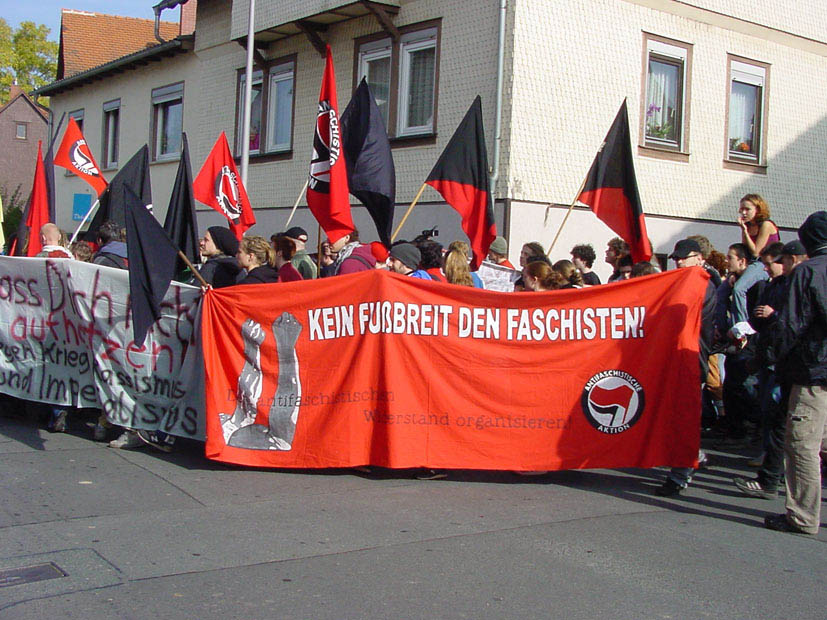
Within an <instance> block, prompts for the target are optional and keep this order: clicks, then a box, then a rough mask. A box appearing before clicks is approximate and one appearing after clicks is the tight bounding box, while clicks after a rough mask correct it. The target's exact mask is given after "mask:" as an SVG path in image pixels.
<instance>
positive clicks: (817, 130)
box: [503, 0, 827, 258]
mask: <svg viewBox="0 0 827 620" xmlns="http://www.w3.org/2000/svg"><path fill="white" fill-rule="evenodd" d="M642 4H643V3H638V2H634V1H631V0H630V1H621V0H618V1H615V2H605V0H576V1H575V0H572V1H566V2H550V1H549V2H539V1H531V0H515V2H514V5H515V9H514V10H515V12H516V13H515V23H516V28H515V34H514V48H513V51H514V63H513V78H512V83H511V84H510V88H509V90H508V92H507V94H506V97H505V100H506V102H507V105H508V115H507V119H508V120H507V123H506V127H507V128H508V145H507V151H508V153H509V154H508V166H507V168H506V169H505V170H504V172H503V174H505V175H506V178H507V189H506V191H507V193H508V196H509V197H510V198H512V199H514V200H515V201H518V203H516V204H514V205H513V206H512V209H511V212H510V217H509V231H508V232H509V236H510V238H511V240H512V246H516V250H514V249H513V248H512V256H514V255H515V253H519V245H521V244H522V243H523V242H525V241H529V240H534V239H538V240H540V241H541V242H545V243H546V244H547V243H548V242H550V240H551V239H552V238H553V236H554V234H555V232H556V230H557V226H558V225H559V223H560V221H562V218H563V215H564V213H565V208H556V209H552V212H551V214H550V216H549V218H548V224H547V225H545V226H544V224H543V220H544V214H545V204H547V203H557V204H560V205H567V204H569V203H570V202H571V200H572V199H573V198H574V196H575V194H576V193H577V190H578V188H579V187H580V183H581V182H582V180H583V178H584V176H585V174H586V172H587V170H588V168H589V166H590V165H591V161H592V159H593V158H594V155H595V153H596V151H597V149H598V147H599V146H600V144H601V142H602V140H603V138H604V136H605V133H606V131H607V130H608V128H609V126H610V124H611V122H612V119H613V118H614V115H615V113H616V112H617V109H618V106H619V105H620V103H621V102H622V101H623V99H624V98H626V99H627V101H628V108H629V117H630V124H631V134H632V142H633V148H634V149H635V167H636V171H637V179H638V185H639V188H640V194H641V201H642V203H643V208H644V211H645V212H646V213H647V215H650V214H651V216H653V217H654V216H661V217H666V218H679V219H680V220H682V221H683V222H687V220H702V222H694V223H693V224H692V225H691V226H688V225H684V226H683V227H679V228H680V231H679V232H680V233H681V234H692V233H693V232H700V233H701V234H703V233H704V231H709V230H713V229H715V228H716V225H715V224H714V223H709V224H707V223H705V222H709V221H711V222H728V223H733V224H732V226H731V233H730V235H729V237H728V239H729V241H728V242H729V243H732V242H735V241H738V240H739V232H738V229H737V228H735V226H734V220H735V210H736V208H737V203H738V199H739V198H740V197H741V196H742V195H744V194H746V193H749V192H758V193H761V194H763V195H764V196H765V197H766V198H767V199H768V201H769V202H770V205H771V207H772V216H773V219H774V220H775V221H776V222H777V223H778V224H779V225H781V226H786V227H797V226H798V225H799V224H800V223H801V222H802V221H803V220H804V218H805V217H806V216H807V215H808V214H809V213H810V212H812V211H814V210H816V209H818V208H823V206H822V205H823V203H822V202H821V195H822V193H823V187H824V186H825V182H827V166H825V158H826V156H825V149H824V144H825V143H827V107H825V105H824V103H823V102H824V101H825V100H827V72H825V70H824V69H825V63H827V59H826V58H825V57H824V56H823V55H821V54H816V53H812V52H809V51H804V49H802V48H803V47H807V46H812V41H800V42H801V45H797V42H799V40H798V39H796V38H795V37H788V43H789V44H785V45H782V44H780V43H778V42H776V41H770V40H767V39H764V38H761V37H757V36H748V35H745V34H743V33H742V32H735V31H733V30H727V29H724V28H721V27H717V26H711V25H710V24H708V23H702V22H699V21H694V20H690V19H687V18H685V17H682V16H679V15H675V14H672V13H669V12H666V11H663V10H655V9H652V8H648V7H646V6H642ZM651 4H659V5H669V6H672V5H674V4H676V3H671V2H652V3H651ZM710 4H712V3H711V2H710ZM716 4H718V5H723V4H729V5H732V6H731V7H730V9H732V10H733V12H734V10H735V9H736V8H738V6H735V5H739V6H740V3H737V2H731V3H724V2H719V3H716ZM773 4H775V3H773ZM791 4H792V5H794V6H796V7H797V8H798V9H803V8H805V5H811V4H813V3H810V2H801V3H791ZM667 8H668V7H667ZM719 8H722V7H721V6H719ZM818 11H821V12H823V11H824V10H823V9H821V8H819V9H818ZM818 11H816V12H818ZM781 13H783V14H786V12H784V11H781ZM712 17H714V16H712ZM644 32H648V33H652V34H656V35H660V36H663V37H668V38H671V39H675V40H678V41H682V42H685V43H690V44H692V45H693V59H692V76H691V93H690V99H691V118H690V121H689V122H690V129H691V132H690V142H689V152H690V156H689V160H688V162H675V161H665V160H663V159H655V158H652V157H647V156H644V155H641V154H639V153H638V152H637V144H638V140H639V120H640V113H641V77H642V71H643V70H644V67H643V33H644ZM765 33H766V34H767V35H768V36H769V32H768V31H766V29H765ZM818 48H819V50H820V51H821V52H825V53H827V46H825V45H823V44H818ZM728 53H730V54H736V55H740V56H744V57H746V58H749V59H753V60H758V61H762V62H765V63H768V64H769V65H770V74H769V83H768V111H767V114H766V117H765V118H766V122H767V124H768V125H767V128H768V131H767V139H766V142H767V169H766V174H758V173H755V172H744V171H735V170H728V169H725V168H724V165H723V159H724V154H725V147H726V143H725V132H726V126H725V117H726V96H727V89H728V84H727V54H728ZM523 201H524V202H523ZM570 225H571V224H567V226H570ZM600 226H602V225H600ZM600 226H597V224H595V225H594V226H590V223H589V220H588V218H586V219H584V220H582V222H581V224H580V226H579V234H578V237H577V238H578V239H579V241H580V242H592V243H594V244H595V247H596V248H598V246H600V247H599V248H598V252H599V253H600V251H601V250H602V248H603V247H604V246H605V241H606V240H607V239H608V238H609V237H610V236H613V235H612V234H611V233H607V232H606V231H603V230H601V229H600ZM673 228H674V227H663V226H660V227H659V226H653V225H650V237H651V238H652V240H653V242H655V245H656V246H657V248H658V251H665V252H668V251H669V250H671V247H672V245H673V244H674V241H675V240H676V239H677V238H680V237H676V236H675V234H674V233H675V231H674V230H672V229H673ZM658 231H660V232H658ZM782 236H785V235H782ZM785 238H786V239H787V240H789V239H790V238H792V237H791V233H787V235H786V236H785ZM570 247H571V245H569V246H568V248H570ZM724 247H725V245H724ZM568 248H566V252H567V250H568ZM561 257H562V256H558V258H561Z"/></svg>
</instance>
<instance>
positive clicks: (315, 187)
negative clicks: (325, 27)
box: [307, 45, 355, 243]
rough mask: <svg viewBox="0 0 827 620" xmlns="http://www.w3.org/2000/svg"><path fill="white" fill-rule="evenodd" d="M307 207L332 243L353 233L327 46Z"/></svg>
mask: <svg viewBox="0 0 827 620" xmlns="http://www.w3.org/2000/svg"><path fill="white" fill-rule="evenodd" d="M307 206H308V207H310V211H312V212H313V216H314V217H315V218H316V220H317V221H318V222H319V225H321V227H322V229H324V231H325V233H326V234H327V238H328V239H329V240H330V243H336V241H338V240H339V239H341V238H342V237H344V236H345V235H346V234H348V233H351V232H353V230H354V229H355V226H353V218H352V217H351V215H350V197H349V192H348V187H347V168H346V167H345V157H344V153H343V151H342V140H341V134H340V132H339V102H338V101H337V99H336V75H335V73H334V72H333V57H332V56H331V54H330V46H329V45H328V46H327V60H326V62H325V66H324V76H323V77H322V90H321V92H320V93H319V111H318V113H317V115H316V133H315V135H314V136H313V159H311V161H310V180H309V182H308V186H307Z"/></svg>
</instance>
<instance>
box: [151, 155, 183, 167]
mask: <svg viewBox="0 0 827 620" xmlns="http://www.w3.org/2000/svg"><path fill="white" fill-rule="evenodd" d="M180 159H181V153H178V154H176V155H167V156H165V157H159V158H157V159H153V160H152V161H150V162H149V165H150V166H154V165H155V164H171V163H175V162H177V161H180Z"/></svg>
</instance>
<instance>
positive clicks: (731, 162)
mask: <svg viewBox="0 0 827 620" xmlns="http://www.w3.org/2000/svg"><path fill="white" fill-rule="evenodd" d="M724 170H738V171H739V172H751V173H752V174H767V165H766V164H754V163H750V162H748V161H739V160H735V159H725V160H724Z"/></svg>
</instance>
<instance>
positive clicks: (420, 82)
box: [407, 47, 436, 127]
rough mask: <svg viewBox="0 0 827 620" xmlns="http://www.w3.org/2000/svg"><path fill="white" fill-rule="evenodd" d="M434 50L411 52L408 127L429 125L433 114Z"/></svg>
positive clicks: (431, 48)
mask: <svg viewBox="0 0 827 620" xmlns="http://www.w3.org/2000/svg"><path fill="white" fill-rule="evenodd" d="M435 61H436V49H435V48H433V47H430V48H427V49H422V50H417V51H414V52H411V55H410V70H409V73H408V85H409V87H408V123H407V125H408V127H422V126H427V125H431V123H432V122H433V113H434V69H435Z"/></svg>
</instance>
